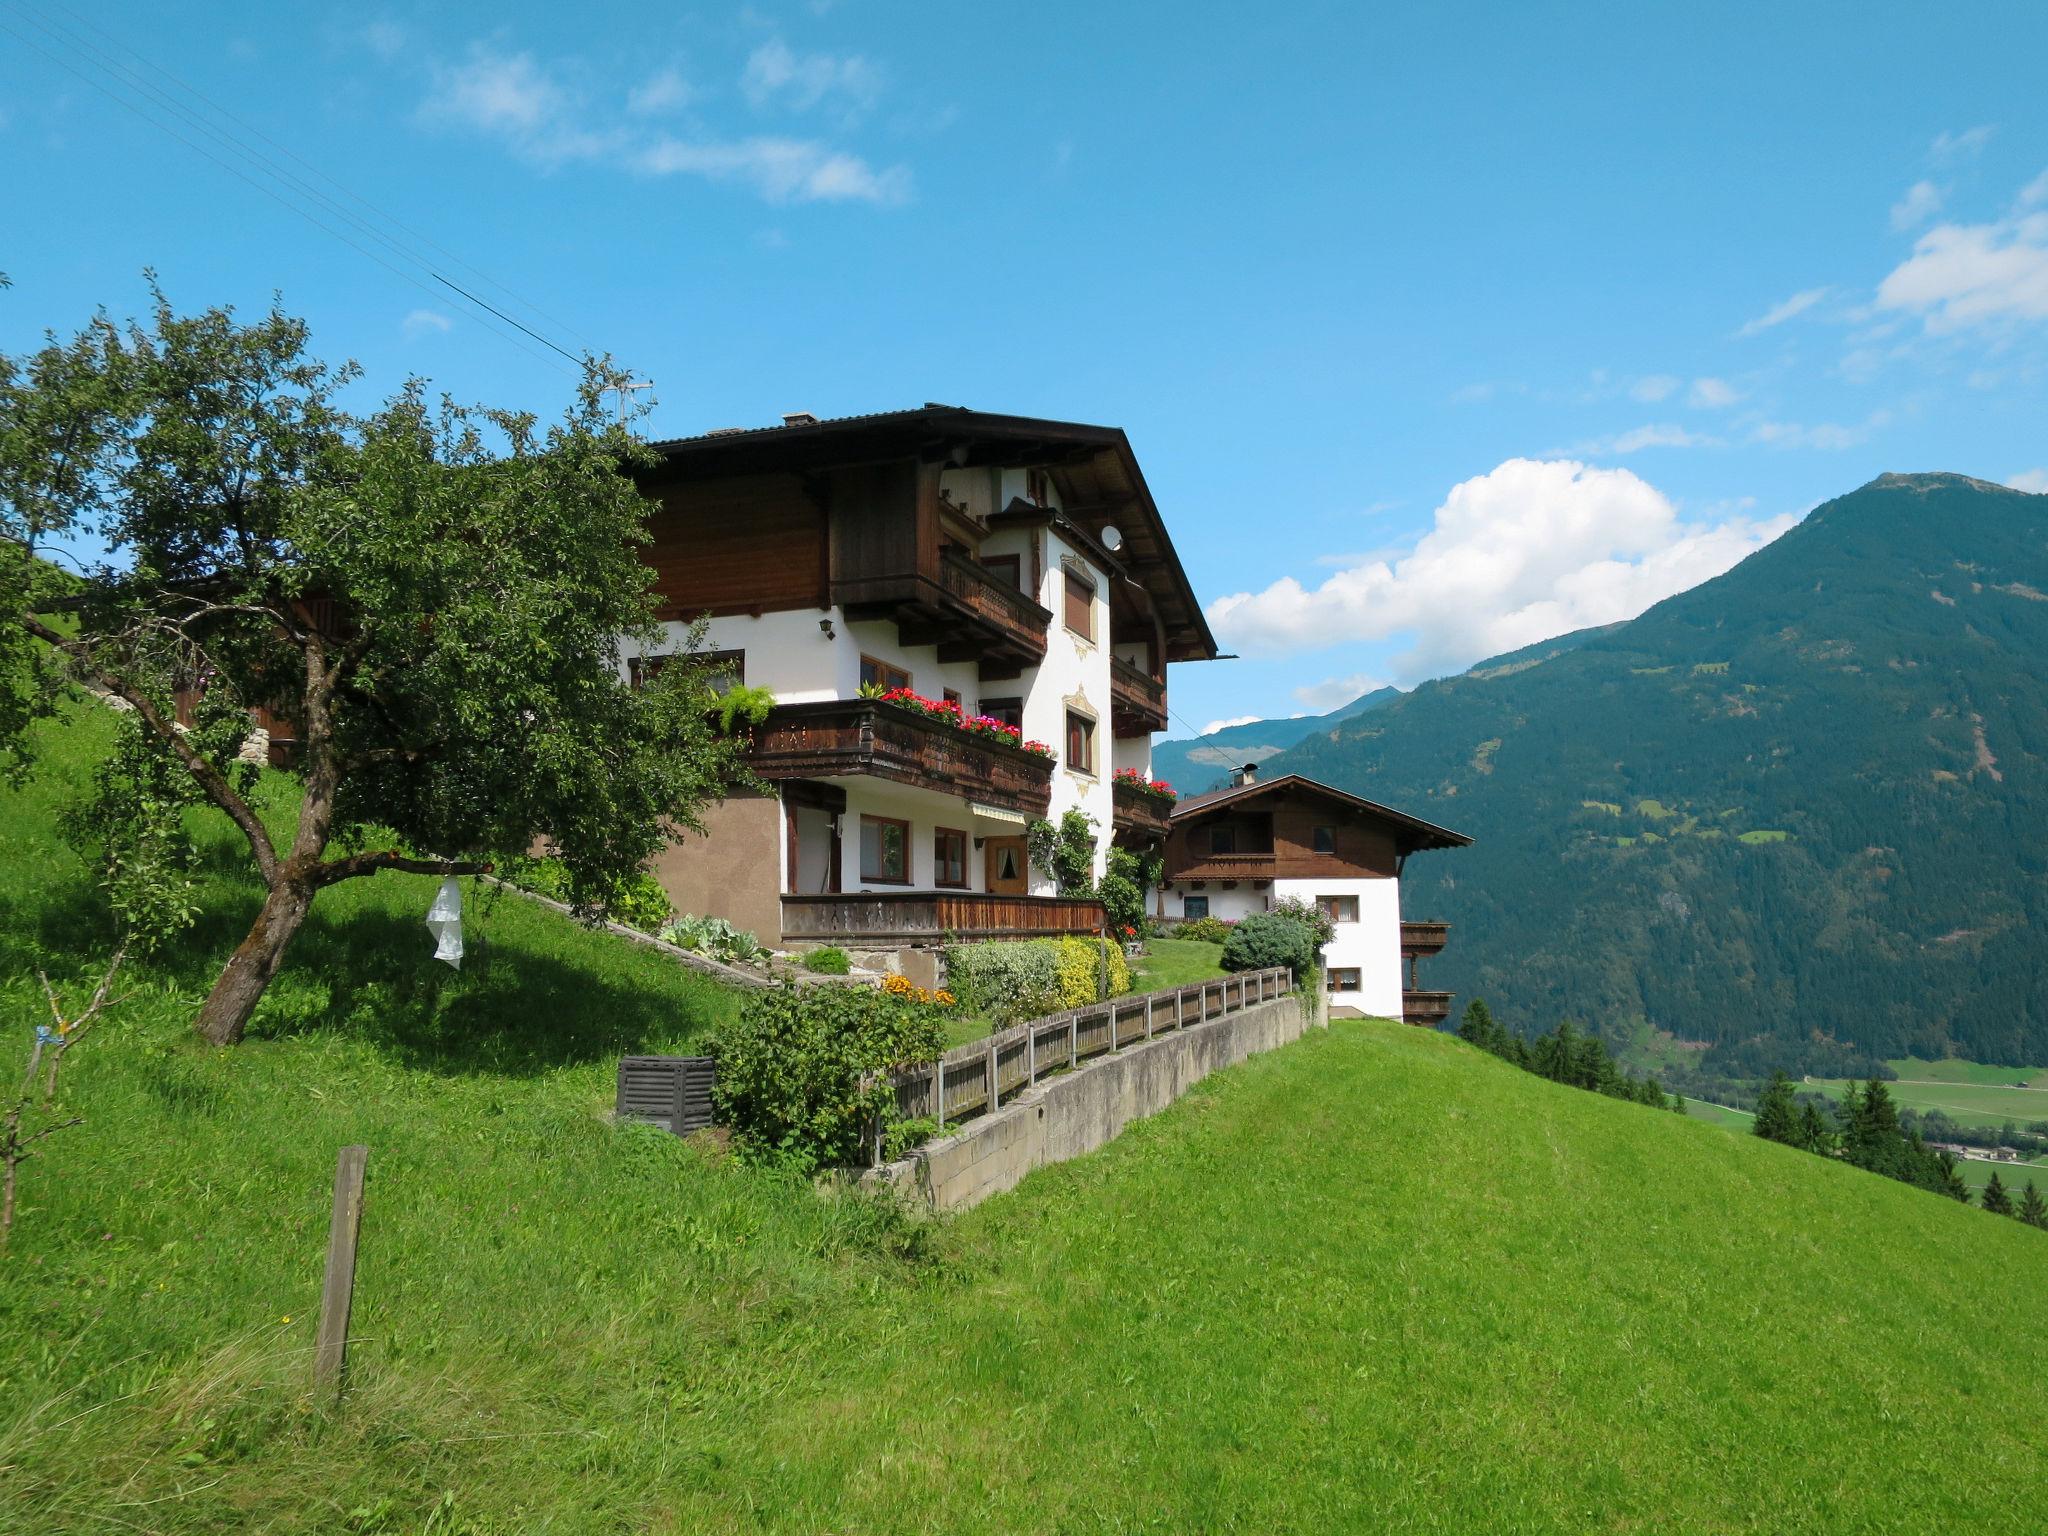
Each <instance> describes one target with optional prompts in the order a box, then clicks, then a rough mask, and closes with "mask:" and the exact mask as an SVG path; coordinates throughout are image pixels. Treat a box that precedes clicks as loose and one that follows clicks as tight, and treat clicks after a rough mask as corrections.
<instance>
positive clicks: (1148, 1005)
mask: <svg viewBox="0 0 2048 1536" xmlns="http://www.w3.org/2000/svg"><path fill="white" fill-rule="evenodd" d="M1145 1038H1146V1039H1147V1040H1150V1039H1151V1038H1152V994H1151V993H1150V992H1147V993H1146V994H1145Z"/></svg>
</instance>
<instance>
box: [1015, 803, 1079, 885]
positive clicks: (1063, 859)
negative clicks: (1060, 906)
mask: <svg viewBox="0 0 2048 1536" xmlns="http://www.w3.org/2000/svg"><path fill="white" fill-rule="evenodd" d="M1024 846H1025V848H1026V850H1027V851H1028V852H1029V853H1030V855H1031V862H1032V864H1033V865H1034V866H1036V867H1037V868H1039V869H1041V870H1043V871H1045V873H1046V874H1048V875H1051V876H1052V878H1053V884H1054V885H1056V886H1057V887H1058V888H1059V893H1060V894H1061V895H1062V896H1085V895H1087V894H1088V893H1089V892H1090V891H1091V890H1092V889H1093V887H1094V877H1095V818H1094V817H1093V816H1090V815H1089V814H1088V813H1087V812H1086V811H1084V810H1081V809H1079V808H1078V807H1076V808H1074V809H1072V810H1069V811H1068V812H1067V813H1066V814H1065V815H1064V816H1062V817H1060V820H1059V825H1058V826H1054V825H1053V824H1052V823H1051V822H1049V821H1034V822H1032V823H1030V824H1029V825H1028V826H1026V827H1025V829H1024Z"/></svg>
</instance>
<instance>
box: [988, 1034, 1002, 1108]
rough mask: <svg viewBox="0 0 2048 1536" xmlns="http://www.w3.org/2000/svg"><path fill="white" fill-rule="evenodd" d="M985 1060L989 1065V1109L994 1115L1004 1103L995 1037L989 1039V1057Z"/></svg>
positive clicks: (991, 1036)
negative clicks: (997, 1066) (998, 1071)
mask: <svg viewBox="0 0 2048 1536" xmlns="http://www.w3.org/2000/svg"><path fill="white" fill-rule="evenodd" d="M984 1059H985V1060H986V1061H987V1063H988V1067H987V1071H988V1109H989V1113H990V1114H994V1113H995V1111H996V1106H997V1105H999V1104H1001V1103H1002V1102H1003V1088H1002V1084H1001V1083H999V1082H998V1081H997V1080H996V1037H995V1036H994V1035H990V1036H989V1037H988V1055H987V1056H986V1057H985V1058H984Z"/></svg>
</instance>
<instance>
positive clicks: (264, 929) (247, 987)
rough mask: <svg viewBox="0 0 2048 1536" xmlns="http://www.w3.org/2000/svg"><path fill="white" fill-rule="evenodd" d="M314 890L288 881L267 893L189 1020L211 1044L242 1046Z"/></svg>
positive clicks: (310, 901)
mask: <svg viewBox="0 0 2048 1536" xmlns="http://www.w3.org/2000/svg"><path fill="white" fill-rule="evenodd" d="M313 889H314V888H313V885H312V884H311V882H309V881H305V880H292V879H280V880H279V881H278V882H277V884H276V885H274V886H272V887H271V888H270V894H269V895H268V896H266V897H265V898H264V900H263V910H262V911H261V912H259V913H257V914H256V921H255V923H254V925H253V926H251V928H250V929H249V934H248V937H247V938H245V939H243V940H242V943H241V946H240V947H239V948H238V949H236V951H235V953H234V957H233V958H232V959H230V960H229V961H228V963H227V967H226V969H224V970H223V971H222V972H221V973H220V979H219V980H218V981H216V982H215V983H214V984H213V991H211V992H210V993H208V994H207V997H206V1002H205V1003H204V1004H203V1005H202V1006H201V1007H200V1009H199V1017H198V1018H197V1019H195V1020H194V1021H193V1025H192V1027H193V1028H194V1029H197V1030H198V1031H199V1033H200V1034H202V1035H204V1036H205V1037H206V1038H207V1039H208V1040H210V1041H212V1042H213V1043H214V1044H215V1045H235V1044H238V1043H239V1042H240V1041H241V1038H242V1031H243V1030H245V1029H247V1028H248V1027H249V1016H250V1015H251V1014H253V1013H254V1012H255V1011H256V1004H257V1003H258V1002H259V1001H260V1000H261V999H262V997H263V989H264V988H265V987H267V986H269V985H270V982H271V978H273V977H274V976H276V975H277V971H278V967H279V966H281V965H282V964H284V952H285V950H286V949H287V948H289V947H290V945H291V942H292V939H293V937H294V936H295V935H296V934H297V933H298V931H299V925H300V924H302V923H303V922H305V920H306V912H307V910H308V909H309V908H310V907H311V906H312V905H313Z"/></svg>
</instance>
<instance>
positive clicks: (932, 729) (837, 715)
mask: <svg viewBox="0 0 2048 1536" xmlns="http://www.w3.org/2000/svg"><path fill="white" fill-rule="evenodd" d="M747 762H748V766H749V767H751V768H752V769H753V770H754V772H755V773H756V774H757V775H758V776H760V777H761V778H764V779H823V778H836V777H841V776H844V775H850V774H872V775H874V776H875V777H877V778H883V779H892V780H894V781H895V782H897V783H899V784H914V785H917V786H918V787H919V788H921V789H935V790H937V791H939V792H940V793H941V794H947V795H958V796H960V797H962V798H963V799H969V800H979V801H982V802H983V803H985V804H988V805H994V806H1000V807H1002V808H1003V809H1005V810H1012V811H1019V812H1022V813H1023V814H1025V815H1027V816H1043V815H1044V814H1045V813H1046V811H1047V809H1048V808H1049V807H1050V806H1051V804H1052V770H1053V763H1052V759H1051V758H1049V757H1041V756H1039V755H1038V754H1037V753H1035V752H1026V751H1025V750H1024V749H1023V748H1021V747H1013V746H1008V745H1005V744H1003V743H1001V742H997V741H992V740H990V739H989V738H988V737H985V736H972V735H969V734H968V733H967V732H965V731H962V730H959V729H957V728H956V727H954V726H951V725H947V724H946V723H944V722H943V721H940V720H933V719H930V718H928V717H927V716H924V715H920V714H916V713H914V712H913V711H910V710H907V709H899V708H897V707H896V706H894V705H892V704H883V703H880V702H879V701H877V700H874V699H826V700H822V701H820V702H818V703H813V704H779V705H777V706H776V707H775V708H774V709H773V710H772V711H770V712H769V715H768V718H767V719H766V720H765V721H763V722H762V723H761V724H760V725H759V726H758V727H757V728H756V729H755V731H754V746H753V749H752V751H751V752H750V753H749V754H748V758H747Z"/></svg>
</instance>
